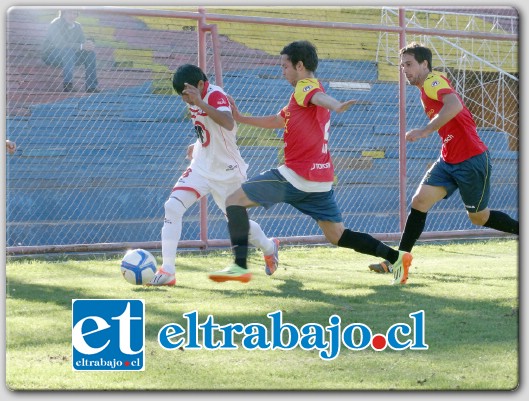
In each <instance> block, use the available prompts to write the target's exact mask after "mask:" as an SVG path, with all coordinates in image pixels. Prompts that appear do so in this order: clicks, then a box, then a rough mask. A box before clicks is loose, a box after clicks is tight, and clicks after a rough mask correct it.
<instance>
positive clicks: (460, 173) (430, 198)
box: [369, 43, 519, 273]
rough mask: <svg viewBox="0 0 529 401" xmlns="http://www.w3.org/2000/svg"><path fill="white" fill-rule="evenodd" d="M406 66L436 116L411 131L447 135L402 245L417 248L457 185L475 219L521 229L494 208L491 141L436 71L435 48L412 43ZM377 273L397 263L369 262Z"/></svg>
mask: <svg viewBox="0 0 529 401" xmlns="http://www.w3.org/2000/svg"><path fill="white" fill-rule="evenodd" d="M400 68H401V70H402V72H403V73H404V75H406V79H407V80H408V82H409V84H410V85H413V86H416V87H417V88H419V90H420V95H421V102H422V105H423V107H424V112H425V113H426V115H427V116H428V117H429V118H430V122H429V123H428V124H427V125H426V126H425V127H423V128H415V129H412V130H410V131H408V132H406V140H407V141H408V142H415V141H417V140H419V139H421V138H426V137H428V136H429V135H430V134H432V133H433V132H435V131H438V133H439V136H440V137H441V141H442V147H441V155H440V157H439V159H437V161H436V162H435V163H434V165H433V166H432V167H431V168H430V169H429V170H428V172H427V173H426V174H425V176H424V178H423V180H422V183H421V184H420V185H419V188H418V189H417V191H416V192H415V195H414V196H413V199H412V202H411V210H410V213H409V215H408V218H407V220H406V225H405V226H404V232H403V233H402V237H401V240H400V244H399V250H401V251H405V252H411V250H412V248H413V246H414V245H415V242H417V240H418V239H419V237H420V235H421V233H422V232H423V230H424V226H425V223H426V215H427V213H428V211H429V210H430V209H431V208H432V206H433V205H435V204H436V203H437V202H439V201H440V200H441V199H447V198H448V197H450V196H451V195H452V194H453V193H454V192H455V191H456V190H457V189H459V193H460V195H461V199H462V200H463V203H464V205H465V209H466V211H467V214H468V217H469V219H470V221H471V222H472V224H475V225H478V226H485V227H489V228H493V229H495V230H498V231H503V232H506V233H510V234H516V235H518V232H519V224H518V221H516V220H513V219H512V218H511V217H509V216H508V215H507V214H505V213H503V212H500V211H497V210H490V209H489V208H488V203H489V196H490V174H491V169H492V166H491V161H490V154H489V151H488V149H487V146H486V145H485V144H484V143H483V142H482V141H481V139H480V137H479V136H478V133H477V129H476V123H475V122H474V118H473V117H472V114H471V113H470V111H469V110H468V109H467V108H466V106H465V105H464V104H463V101H462V100H461V98H460V97H459V95H458V94H457V92H456V91H455V90H454V88H453V87H452V85H451V83H450V81H449V80H448V79H447V78H446V77H445V76H444V75H443V74H441V73H439V72H436V71H433V72H432V52H431V50H430V49H428V48H427V47H424V46H422V45H420V44H417V43H411V44H409V45H408V46H406V47H404V48H402V49H401V50H400ZM369 269H371V270H373V271H375V272H377V273H391V271H392V269H394V266H392V264H391V262H390V261H388V260H385V261H383V262H381V263H375V264H372V265H369Z"/></svg>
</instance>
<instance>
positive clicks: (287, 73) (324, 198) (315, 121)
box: [209, 41, 412, 284]
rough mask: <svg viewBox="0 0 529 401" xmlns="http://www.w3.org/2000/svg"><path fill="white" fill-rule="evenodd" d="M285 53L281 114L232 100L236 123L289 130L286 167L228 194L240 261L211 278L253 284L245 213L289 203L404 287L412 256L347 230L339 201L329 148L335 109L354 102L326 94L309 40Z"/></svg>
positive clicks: (337, 242) (230, 221)
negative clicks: (384, 265)
mask: <svg viewBox="0 0 529 401" xmlns="http://www.w3.org/2000/svg"><path fill="white" fill-rule="evenodd" d="M280 54H281V69H282V71H283V76H284V77H285V79H286V80H287V81H288V82H289V83H290V84H291V85H292V86H293V87H294V93H293V94H292V96H291V97H290V101H289V103H288V104H287V105H286V106H285V107H284V108H283V109H282V110H280V111H279V112H278V113H277V114H274V115H269V116H264V117H254V116H245V115H242V114H241V113H240V112H239V110H238V109H237V107H236V106H235V102H234V100H233V99H231V98H230V102H231V104H232V110H233V116H234V119H235V121H237V122H240V123H244V124H250V125H253V126H256V127H261V128H270V129H278V128H283V129H284V133H283V141H284V150H285V164H284V165H282V166H280V167H279V168H274V169H271V170H268V171H266V172H264V173H262V174H260V175H258V176H256V177H253V178H252V179H250V180H248V181H247V182H245V183H243V184H242V186H241V188H239V189H238V190H237V191H235V192H234V193H233V194H231V195H230V196H228V198H227V200H226V215H227V218H228V230H229V233H230V239H231V243H232V245H233V251H234V256H235V261H234V263H233V264H232V265H230V266H228V267H226V268H225V269H223V270H221V271H217V272H214V273H211V274H209V278H210V279H211V280H213V281H218V282H222V281H228V280H234V281H242V282H247V281H249V280H250V279H251V273H249V272H248V268H247V257H248V231H249V225H248V221H249V220H248V213H247V210H246V209H247V208H249V207H255V206H263V207H265V208H269V207H271V206H272V205H274V204H277V203H288V204H290V205H292V206H293V207H295V208H296V209H297V210H299V211H300V212H302V213H304V214H306V215H308V216H311V217H312V218H313V219H314V220H315V221H316V222H317V224H318V225H319V226H320V228H321V230H322V231H323V233H324V235H325V237H326V238H327V239H328V240H329V242H331V243H332V244H334V245H338V246H341V247H345V248H351V249H354V250H355V251H357V252H360V253H364V254H368V255H373V256H379V257H384V258H385V259H388V260H390V261H391V263H392V264H393V266H394V269H393V271H394V281H393V282H394V284H405V283H406V280H407V279H408V271H409V267H410V265H411V262H412V255H411V254H410V253H409V252H399V251H397V250H395V249H392V248H390V247H389V246H387V245H386V244H384V243H382V242H380V241H379V240H377V239H375V238H373V237H372V236H371V235H369V234H366V233H360V232H355V231H352V230H349V229H346V228H345V227H344V224H343V220H342V215H341V212H340V210H339V208H338V205H337V204H336V200H335V197H334V191H333V189H332V185H333V180H334V167H333V164H332V160H331V156H330V153H329V148H328V138H329V128H330V114H331V113H330V111H334V112H336V113H342V112H344V111H346V110H348V109H349V108H350V107H351V105H353V104H355V100H348V101H346V102H340V101H338V100H336V99H334V98H333V97H331V96H329V95H327V94H326V93H325V89H324V88H323V85H322V84H321V82H320V81H319V80H318V79H316V78H315V76H314V73H315V71H316V68H317V67H318V55H317V52H316V48H315V47H314V46H313V45H312V44H311V43H310V42H307V41H296V42H292V43H290V44H289V45H287V46H285V47H284V48H283V50H282V51H281V53H280ZM382 255H386V256H382Z"/></svg>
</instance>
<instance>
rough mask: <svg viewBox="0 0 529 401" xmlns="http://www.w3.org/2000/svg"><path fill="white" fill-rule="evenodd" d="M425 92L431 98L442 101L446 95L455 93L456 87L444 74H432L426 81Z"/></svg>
mask: <svg viewBox="0 0 529 401" xmlns="http://www.w3.org/2000/svg"><path fill="white" fill-rule="evenodd" d="M424 93H425V94H426V96H428V97H429V98H430V99H433V100H437V101H441V99H442V97H443V96H444V95H447V94H449V93H454V89H453V88H452V87H451V86H450V84H449V83H448V81H447V80H446V79H444V78H443V77H442V76H440V75H430V76H429V77H428V78H427V79H426V81H425V82H424Z"/></svg>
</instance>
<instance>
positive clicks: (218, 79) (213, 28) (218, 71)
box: [210, 25, 224, 88]
mask: <svg viewBox="0 0 529 401" xmlns="http://www.w3.org/2000/svg"><path fill="white" fill-rule="evenodd" d="M210 32H211V42H212V43H213V63H214V65H215V83H216V84H217V85H218V86H220V87H221V88H223V87H224V84H223V82H222V62H221V60H220V44H219V33H218V31H217V25H210Z"/></svg>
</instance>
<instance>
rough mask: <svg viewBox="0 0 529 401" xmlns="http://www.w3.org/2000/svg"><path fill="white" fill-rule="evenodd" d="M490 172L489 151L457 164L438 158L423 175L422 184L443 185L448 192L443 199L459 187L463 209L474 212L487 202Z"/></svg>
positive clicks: (484, 206)
mask: <svg viewBox="0 0 529 401" xmlns="http://www.w3.org/2000/svg"><path fill="white" fill-rule="evenodd" d="M491 172H492V165H491V162H490V154H489V151H485V152H483V153H482V154H480V155H477V156H474V157H471V158H470V159H468V160H465V161H463V162H461V163H457V164H449V163H446V162H445V161H444V160H443V159H441V158H439V159H437V161H436V162H435V163H434V165H433V166H432V167H431V168H430V170H428V172H427V173H426V175H425V176H424V178H423V181H422V184H425V185H431V186H434V187H444V188H445V189H446V191H447V192H448V194H447V195H446V196H445V199H448V198H449V197H450V196H451V195H452V194H453V193H454V192H455V191H456V189H459V193H460V194H461V199H463V203H464V204H465V209H466V210H467V211H468V212H470V213H476V212H479V211H481V210H483V209H485V208H487V206H488V204H489V197H490V175H491Z"/></svg>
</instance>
